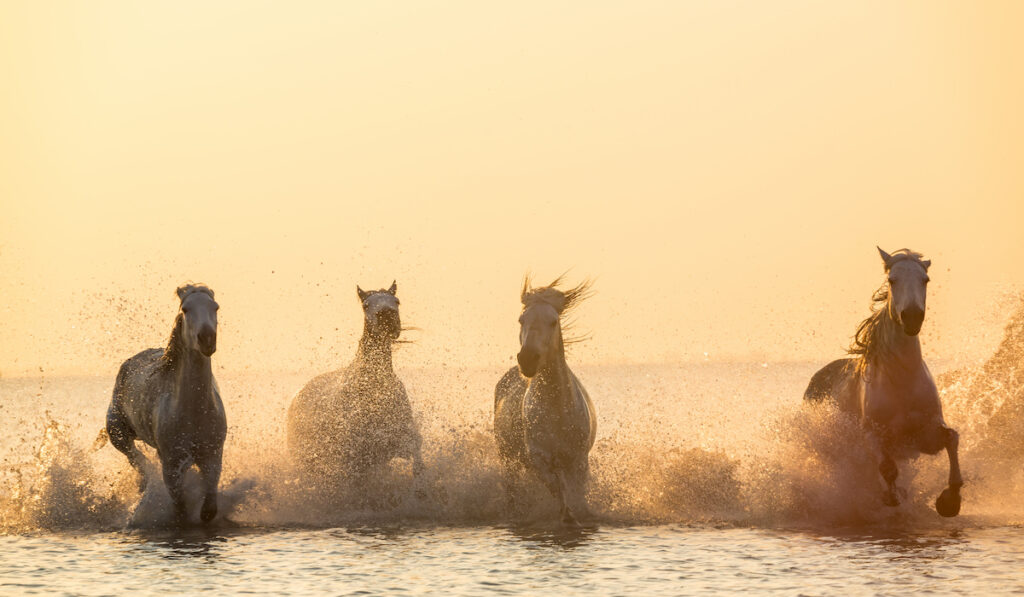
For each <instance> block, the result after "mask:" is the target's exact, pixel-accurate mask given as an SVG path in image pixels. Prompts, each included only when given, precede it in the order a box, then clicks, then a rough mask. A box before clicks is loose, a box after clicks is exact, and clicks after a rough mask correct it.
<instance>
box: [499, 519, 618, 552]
mask: <svg viewBox="0 0 1024 597" xmlns="http://www.w3.org/2000/svg"><path fill="white" fill-rule="evenodd" d="M600 531H601V529H600V528H599V527H597V526H581V527H563V526H561V525H559V526H554V527H537V526H523V525H516V526H511V527H508V532H509V534H510V535H512V536H513V537H515V538H516V539H519V540H520V541H524V542H528V543H533V544H536V545H539V546H546V547H560V548H562V549H567V550H571V549H575V548H577V547H580V546H582V545H585V544H587V543H589V542H590V541H591V540H592V539H593V538H594V537H596V536H597V535H598V534H599V533H600Z"/></svg>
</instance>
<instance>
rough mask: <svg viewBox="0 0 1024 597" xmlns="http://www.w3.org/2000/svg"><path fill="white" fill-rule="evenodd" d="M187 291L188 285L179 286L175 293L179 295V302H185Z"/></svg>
mask: <svg viewBox="0 0 1024 597" xmlns="http://www.w3.org/2000/svg"><path fill="white" fill-rule="evenodd" d="M186 290H188V285H187V284H186V285H184V286H179V287H178V289H177V290H176V291H175V292H177V293H178V300H179V301H183V300H185V291H186Z"/></svg>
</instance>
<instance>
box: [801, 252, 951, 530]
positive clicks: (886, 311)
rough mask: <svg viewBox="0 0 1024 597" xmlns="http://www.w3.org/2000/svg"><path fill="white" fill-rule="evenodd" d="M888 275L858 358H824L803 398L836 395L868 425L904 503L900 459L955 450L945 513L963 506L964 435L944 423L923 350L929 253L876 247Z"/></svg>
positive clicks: (860, 339) (864, 327)
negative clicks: (961, 454) (960, 455)
mask: <svg viewBox="0 0 1024 597" xmlns="http://www.w3.org/2000/svg"><path fill="white" fill-rule="evenodd" d="M878 252H879V254H881V256H882V261H883V262H884V264H885V272H886V274H887V279H886V281H885V283H884V284H883V285H882V287H881V288H879V289H878V291H876V292H875V295H874V297H873V300H874V304H875V308H874V312H873V313H872V314H871V316H870V317H868V318H867V319H866V320H864V321H863V322H862V323H861V324H860V327H859V328H858V329H857V335H856V336H855V338H854V344H853V346H852V347H851V348H850V353H851V354H853V355H855V356H854V357H853V358H847V359H839V360H836V361H833V362H831V363H829V364H828V365H826V366H825V367H824V368H822V369H821V370H819V371H818V372H817V373H815V374H814V376H813V377H812V378H811V382H810V384H809V385H808V386H807V390H806V392H804V400H807V401H813V402H817V401H821V400H823V399H825V398H831V399H832V400H834V401H835V402H836V403H837V404H838V406H839V408H840V409H841V410H843V411H845V412H848V413H851V414H853V415H855V416H857V417H858V418H860V420H861V422H862V423H863V425H864V428H865V429H866V430H867V432H868V434H869V436H870V437H871V438H872V440H873V443H874V445H876V446H877V449H878V451H879V453H878V457H879V467H878V469H879V472H880V473H881V475H882V478H883V479H884V480H885V483H886V492H885V494H884V502H885V504H886V505H889V506H896V505H898V504H899V498H898V497H897V493H896V476H897V475H898V473H899V469H898V468H897V466H896V462H895V460H894V459H907V458H912V457H915V456H917V455H918V454H920V453H924V454H936V453H938V452H939V451H940V450H942V449H943V448H945V450H946V453H947V455H948V456H949V487H948V488H946V489H945V490H943V492H942V493H941V494H940V495H939V497H938V498H937V499H936V500H935V510H936V511H937V512H938V513H939V514H940V515H942V516H956V515H957V514H959V513H960V488H961V487H962V486H963V484H964V482H963V479H962V478H961V476H960V462H959V459H958V455H957V447H958V444H959V436H958V435H957V432H956V431H954V430H953V429H951V428H949V427H948V426H946V423H945V421H944V420H943V418H942V403H941V402H940V401H939V393H938V391H937V390H936V388H935V381H934V380H933V379H932V375H931V373H930V372H929V371H928V366H927V365H925V363H924V360H923V359H922V358H921V341H920V340H919V339H918V337H917V334H918V332H920V331H921V325H922V323H923V322H924V314H925V299H926V297H927V290H928V286H927V285H928V267H929V266H930V265H931V261H927V260H923V259H922V258H921V254H919V253H915V252H913V251H910V250H908V249H901V250H899V251H896V252H895V253H894V254H892V255H890V254H888V253H886V252H885V251H883V250H882V249H878Z"/></svg>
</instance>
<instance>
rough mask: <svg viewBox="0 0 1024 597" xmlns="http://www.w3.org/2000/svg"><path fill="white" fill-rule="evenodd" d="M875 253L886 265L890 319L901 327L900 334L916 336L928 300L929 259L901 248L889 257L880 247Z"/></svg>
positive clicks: (922, 321)
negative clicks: (901, 332) (901, 331)
mask: <svg viewBox="0 0 1024 597" xmlns="http://www.w3.org/2000/svg"><path fill="white" fill-rule="evenodd" d="M878 253H879V254H880V255H881V256H882V262H883V263H884V264H885V273H886V275H887V276H888V285H889V304H888V309H889V316H890V317H892V319H893V321H895V322H896V323H898V324H899V325H900V326H901V327H902V328H903V333H905V334H906V335H908V336H916V335H917V334H918V333H919V332H920V331H921V325H922V324H923V323H924V312H925V302H926V300H927V298H928V281H929V278H928V267H929V266H931V264H932V262H931V261H930V260H924V259H921V254H920V253H915V252H913V251H911V250H909V249H900V250H899V251H896V252H895V253H894V254H892V255H890V254H889V253H886V252H885V251H883V250H882V249H881V248H879V249H878Z"/></svg>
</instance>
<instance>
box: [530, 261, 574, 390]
mask: <svg viewBox="0 0 1024 597" xmlns="http://www.w3.org/2000/svg"><path fill="white" fill-rule="evenodd" d="M561 280H562V278H561V277H559V278H558V279H556V280H555V281H554V282H552V283H551V284H549V285H547V286H543V287H540V288H531V287H530V279H529V277H527V278H526V279H525V280H524V282H523V291H522V293H521V295H520V300H521V301H522V303H523V312H522V314H521V315H520V316H519V346H520V348H519V353H518V354H517V355H516V360H517V361H518V362H519V372H520V373H522V374H523V375H524V376H526V377H533V376H534V375H536V374H537V371H538V369H539V368H540V367H541V366H543V365H544V363H545V362H546V361H547V360H548V359H550V358H552V357H553V356H556V355H557V356H564V345H565V343H566V341H565V340H563V338H562V325H561V318H562V315H563V314H565V313H566V312H568V311H569V310H570V309H572V308H573V307H574V306H576V305H577V304H578V303H579V302H580V301H582V300H583V299H584V298H586V297H587V296H589V295H590V287H591V283H590V281H584V282H583V283H581V284H580V285H579V286H576V287H575V288H571V289H569V290H565V291H562V290H558V289H557V288H555V286H557V285H558V283H559V282H561Z"/></svg>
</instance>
